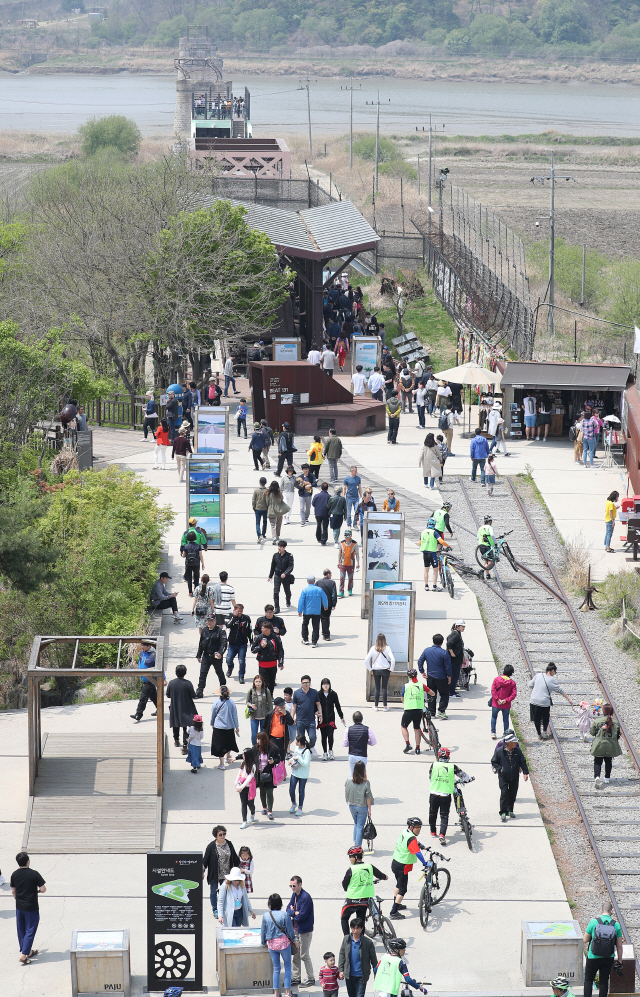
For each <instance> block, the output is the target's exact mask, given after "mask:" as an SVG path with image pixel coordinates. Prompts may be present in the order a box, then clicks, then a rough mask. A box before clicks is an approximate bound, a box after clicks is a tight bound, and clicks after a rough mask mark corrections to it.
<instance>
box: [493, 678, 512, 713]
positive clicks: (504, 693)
mask: <svg viewBox="0 0 640 997" xmlns="http://www.w3.org/2000/svg"><path fill="white" fill-rule="evenodd" d="M517 695H518V690H517V688H516V684H515V682H514V681H513V679H510V678H507V676H506V675H498V676H497V677H496V678H494V680H493V682H492V683H491V705H492V706H497V707H498V709H499V710H508V709H510V708H511V704H512V703H513V701H514V699H515V698H516V696H517ZM499 699H505V700H506V702H505V703H499V702H498V700H499Z"/></svg>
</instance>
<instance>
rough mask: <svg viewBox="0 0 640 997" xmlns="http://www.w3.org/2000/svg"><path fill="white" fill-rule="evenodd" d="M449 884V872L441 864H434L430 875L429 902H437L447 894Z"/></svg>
mask: <svg viewBox="0 0 640 997" xmlns="http://www.w3.org/2000/svg"><path fill="white" fill-rule="evenodd" d="M450 886H451V873H450V872H449V870H448V869H443V868H442V866H439V865H438V866H434V870H433V874H432V876H431V903H432V904H439V903H440V901H441V900H444V898H445V897H446V895H447V891H448V890H449V887H450Z"/></svg>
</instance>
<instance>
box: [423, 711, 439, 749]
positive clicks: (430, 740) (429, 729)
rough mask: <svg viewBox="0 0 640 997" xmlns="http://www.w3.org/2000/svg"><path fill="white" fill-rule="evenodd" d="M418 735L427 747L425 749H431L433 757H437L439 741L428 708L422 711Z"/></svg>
mask: <svg viewBox="0 0 640 997" xmlns="http://www.w3.org/2000/svg"><path fill="white" fill-rule="evenodd" d="M420 734H421V737H422V740H423V741H424V742H425V744H426V745H427V749H428V748H431V750H432V751H433V754H434V755H435V757H436V758H437V757H438V752H439V750H440V739H439V737H438V731H437V729H436V727H435V725H434V723H433V720H432V718H431V713H430V712H429V708H428V706H425V708H424V710H423V711H422V724H421V726H420Z"/></svg>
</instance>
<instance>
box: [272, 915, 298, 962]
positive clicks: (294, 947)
mask: <svg viewBox="0 0 640 997" xmlns="http://www.w3.org/2000/svg"><path fill="white" fill-rule="evenodd" d="M269 917H270V918H271V920H272V921H273V923H274V924H275V926H276V928H277V929H278V931H279V932H280V934H281V935H284V936H285V938H289V936H288V934H287V933H286V931H283V930H282V928H281V927H280V925H279V924H278V922H277V921H276V919H275V917H274V916H273V914H272V913H271V911H269ZM290 944H291V955H297V954H298V943H297V942H295V941H291V942H290Z"/></svg>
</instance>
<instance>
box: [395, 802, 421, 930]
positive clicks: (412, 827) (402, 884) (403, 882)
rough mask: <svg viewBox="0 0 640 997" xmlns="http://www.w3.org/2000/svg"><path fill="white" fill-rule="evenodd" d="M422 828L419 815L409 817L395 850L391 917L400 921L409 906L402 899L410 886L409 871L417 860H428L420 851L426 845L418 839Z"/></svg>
mask: <svg viewBox="0 0 640 997" xmlns="http://www.w3.org/2000/svg"><path fill="white" fill-rule="evenodd" d="M421 830H422V821H421V820H420V818H419V817H409V818H407V826H406V829H405V830H404V831H403V832H402V834H401V835H400V837H399V838H398V840H397V841H396V847H395V848H394V850H393V856H392V858H391V872H392V873H393V875H394V876H395V877H396V885H395V889H394V891H393V907H392V908H391V911H390V913H389V917H391V918H393V920H394V921H400V920H402V919H403V918H404V914H403V913H401V912H402V911H403V910H406V909H407V907H406V904H404V903H403V902H402V901H403V900H404V898H405V895H406V892H407V888H408V886H409V873H410V872H411V870H412V869H413V867H414V865H415V863H416V860H418V861H420V862H422V864H423V866H426V864H427V860H426V859H425V857H424V855H423V854H422V852H421V851H420V849H421V848H424V847H425V846H424V845H422V844H420V842H419V841H418V835H419V834H420V831H421Z"/></svg>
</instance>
